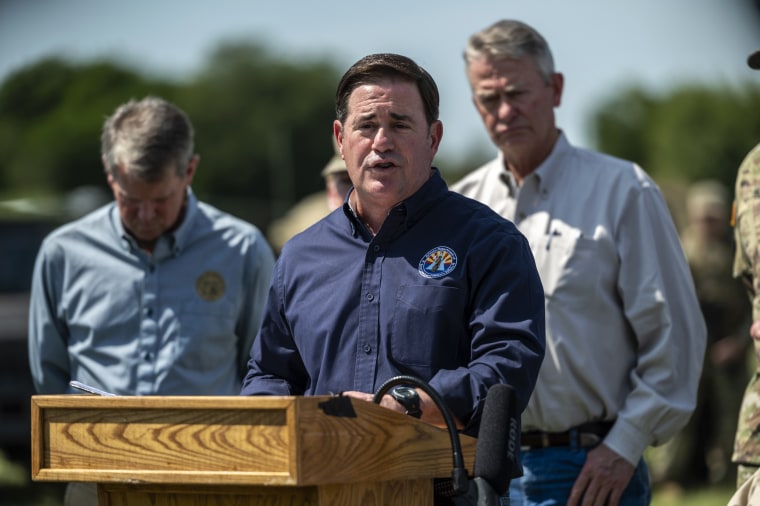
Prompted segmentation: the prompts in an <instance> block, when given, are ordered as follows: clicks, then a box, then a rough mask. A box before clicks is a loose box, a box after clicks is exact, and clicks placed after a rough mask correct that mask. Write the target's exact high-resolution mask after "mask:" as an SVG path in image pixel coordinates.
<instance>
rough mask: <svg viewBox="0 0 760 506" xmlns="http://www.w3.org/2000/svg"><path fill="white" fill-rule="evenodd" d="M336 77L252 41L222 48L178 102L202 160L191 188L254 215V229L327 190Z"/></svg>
mask: <svg viewBox="0 0 760 506" xmlns="http://www.w3.org/2000/svg"><path fill="white" fill-rule="evenodd" d="M339 77H340V74H339V73H338V71H337V70H336V68H335V67H334V66H333V65H332V64H331V63H329V62H328V61H320V60H316V61H313V60H312V61H308V62H306V61H303V62H299V61H295V62H291V61H288V60H285V59H281V58H276V57H274V56H272V55H271V54H270V53H268V52H267V51H266V50H265V48H264V47H263V46H261V45H258V44H255V43H250V42H232V43H226V44H222V45H220V46H219V47H218V48H217V49H216V51H214V52H213V53H212V54H211V57H210V58H209V60H208V62H207V64H206V65H205V66H204V67H203V68H202V69H201V70H200V72H199V73H198V74H197V76H196V77H195V78H194V79H193V80H192V81H191V82H190V83H189V84H188V85H187V86H186V87H185V88H184V90H183V95H182V99H181V105H182V106H183V107H184V108H185V109H186V110H187V112H188V114H189V115H190V117H191V118H192V120H193V123H194V125H195V127H196V140H197V149H198V152H199V153H200V155H201V167H200V169H199V171H198V174H197V176H196V180H195V184H194V188H196V190H197V191H198V192H199V193H201V192H202V194H203V196H205V197H207V198H209V199H213V198H214V196H224V197H225V198H226V201H227V203H228V204H227V207H235V208H238V209H240V211H239V213H238V214H240V213H243V212H245V209H244V208H245V207H247V208H249V209H252V210H253V212H254V214H256V217H255V222H256V223H257V224H263V223H265V222H268V221H269V220H270V219H272V218H274V217H276V216H277V215H279V214H281V213H282V212H284V211H285V210H286V209H287V208H289V207H290V206H291V205H293V204H294V203H295V202H296V201H297V200H299V199H300V198H302V197H304V196H306V195H308V194H310V193H313V192H315V191H317V190H319V189H321V188H323V186H324V183H323V181H322V179H321V177H320V174H319V173H320V171H321V169H322V167H323V166H324V164H325V163H326V162H327V161H328V160H329V159H330V157H331V156H332V154H333V153H332V152H333V148H332V143H331V140H330V139H331V132H332V120H333V118H334V117H335V113H334V110H333V96H334V93H335V86H336V84H337V82H338V79H339ZM231 199H234V200H237V201H238V202H240V201H241V199H242V200H243V202H242V205H239V204H238V205H235V204H234V203H232V202H234V200H231Z"/></svg>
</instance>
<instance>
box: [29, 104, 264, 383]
mask: <svg viewBox="0 0 760 506" xmlns="http://www.w3.org/2000/svg"><path fill="white" fill-rule="evenodd" d="M193 149H194V148H193V127H192V125H191V123H190V121H189V119H188V118H187V116H186V115H185V113H184V112H183V111H181V110H179V109H178V108H177V107H175V106H174V105H172V104H170V103H168V102H166V101H164V100H161V99H158V98H153V97H148V98H146V99H144V100H141V101H130V102H128V103H126V104H124V105H122V106H121V107H119V108H118V109H117V110H116V112H115V113H114V115H113V116H112V117H110V118H108V119H107V120H106V122H105V125H104V129H103V135H102V155H103V164H104V167H105V170H106V175H107V178H108V184H109V186H110V187H111V189H112V190H113V194H114V198H115V202H113V203H111V204H109V205H107V206H105V207H103V208H101V209H98V210H96V211H94V212H92V213H91V214H89V215H87V216H85V217H83V218H81V219H79V220H77V221H75V222H72V223H69V224H67V225H65V226H63V227H61V228H59V229H58V230H56V231H54V232H53V233H52V234H50V236H49V237H47V238H46V239H45V241H44V243H43V244H42V247H41V249H40V252H39V255H38V257H37V261H36V265H35V271H34V278H33V281H32V293H31V306H30V319H29V357H30V365H31V370H32V377H33V379H34V383H35V387H36V389H37V391H38V392H40V393H45V394H58V393H67V392H72V390H71V388H70V387H69V381H70V380H78V381H80V382H83V383H87V384H90V385H92V386H95V387H98V388H101V389H103V390H106V391H108V392H112V393H114V394H118V395H236V394H237V393H238V392H239V391H240V387H241V379H242V377H243V374H244V370H245V363H246V360H247V357H248V351H249V349H250V347H251V344H252V342H253V340H254V337H255V335H256V332H257V330H258V327H259V323H260V317H261V309H262V307H263V304H264V300H265V298H266V293H267V290H268V288H269V282H270V276H271V271H272V267H273V263H274V258H273V255H272V252H271V249H270V248H269V245H268V244H267V243H266V241H265V239H264V237H263V235H262V234H261V233H260V232H259V230H258V229H257V228H256V227H254V226H253V225H251V224H249V223H246V222H244V221H242V220H239V219H237V218H235V217H232V216H230V215H228V214H225V213H223V212H221V211H219V210H217V209H215V208H213V207H211V206H209V205H207V204H205V203H202V202H199V201H198V200H197V199H196V198H195V196H194V195H193V192H192V190H191V189H190V183H191V182H192V179H193V176H194V175H195V171H196V169H197V166H198V161H199V157H198V155H196V154H194V152H193Z"/></svg>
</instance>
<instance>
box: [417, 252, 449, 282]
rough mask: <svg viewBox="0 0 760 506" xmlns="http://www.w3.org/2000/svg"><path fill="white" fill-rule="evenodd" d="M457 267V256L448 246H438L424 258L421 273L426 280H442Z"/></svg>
mask: <svg viewBox="0 0 760 506" xmlns="http://www.w3.org/2000/svg"><path fill="white" fill-rule="evenodd" d="M456 266H457V254H456V253H454V250H452V249H451V248H448V247H446V246H437V247H435V248H433V249H431V250H430V251H428V252H427V253H425V256H424V257H422V260H420V265H419V273H420V275H421V276H424V277H426V278H442V277H443V276H446V275H447V274H450V273H451V272H452V271H453V270H454V268H455V267H456Z"/></svg>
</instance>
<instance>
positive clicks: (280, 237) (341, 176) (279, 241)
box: [267, 153, 351, 254]
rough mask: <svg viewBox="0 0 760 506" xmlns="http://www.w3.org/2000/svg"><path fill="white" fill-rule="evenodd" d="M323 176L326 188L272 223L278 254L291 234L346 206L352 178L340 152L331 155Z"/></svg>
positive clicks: (272, 240) (269, 234) (270, 231)
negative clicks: (344, 202) (345, 202)
mask: <svg viewBox="0 0 760 506" xmlns="http://www.w3.org/2000/svg"><path fill="white" fill-rule="evenodd" d="M321 175H322V179H323V180H324V183H325V189H324V191H321V192H317V193H313V194H311V195H308V196H306V197H304V198H303V199H302V200H301V201H299V202H298V203H296V205H294V206H293V207H291V208H290V209H289V210H288V212H287V213H285V215H283V216H282V217H281V218H279V219H277V220H275V221H274V222H272V224H271V225H270V226H269V229H268V230H267V239H269V243H270V244H271V245H272V248H273V249H274V250H275V252H276V253H278V254H279V252H280V251H282V247H283V246H284V245H285V243H286V242H287V241H288V240H289V239H290V238H291V237H293V236H294V235H296V234H298V233H300V232H303V231H304V230H306V229H307V228H309V227H310V226H311V225H313V224H314V223H316V222H317V221H319V220H320V219H321V218H324V217H325V216H327V215H328V214H329V213H330V212H331V211H334V210H335V209H338V208H339V207H341V206H342V205H343V201H344V200H345V198H346V193H347V192H348V190H349V189H350V188H351V180H350V179H349V177H348V170H347V169H346V163H345V162H344V161H343V159H342V158H341V157H340V154H337V153H336V154H334V155H333V156H332V158H330V160H329V161H328V162H327V165H325V167H324V168H323V169H322V172H321Z"/></svg>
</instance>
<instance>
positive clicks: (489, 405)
mask: <svg viewBox="0 0 760 506" xmlns="http://www.w3.org/2000/svg"><path fill="white" fill-rule="evenodd" d="M516 402H517V399H516V397H515V393H514V390H513V389H512V387H510V386H509V385H503V384H496V385H493V386H492V387H491V388H489V389H488V393H487V394H486V401H485V405H484V406H483V415H482V416H481V419H480V430H479V432H478V442H477V444H476V446H475V465H474V469H473V477H474V478H473V479H472V480H470V483H469V487H468V489H467V493H466V494H465V495H463V496H460V497H456V498H454V504H456V505H458V506H467V505H476V506H498V505H499V497H501V496H502V495H504V494H505V493H506V492H507V490H508V489H509V483H510V481H511V480H512V478H515V477H517V476H520V475H521V474H522V468H521V466H520V460H519V456H518V455H519V452H518V450H519V447H520V419H519V414H518V412H517V404H516Z"/></svg>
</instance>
